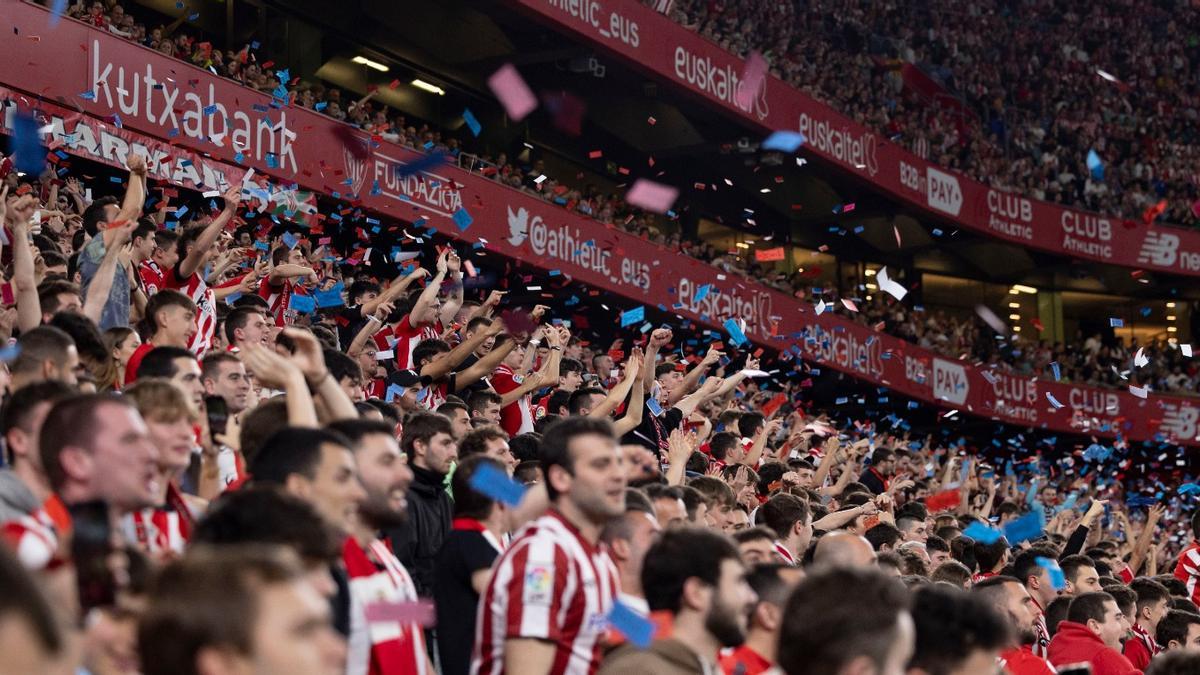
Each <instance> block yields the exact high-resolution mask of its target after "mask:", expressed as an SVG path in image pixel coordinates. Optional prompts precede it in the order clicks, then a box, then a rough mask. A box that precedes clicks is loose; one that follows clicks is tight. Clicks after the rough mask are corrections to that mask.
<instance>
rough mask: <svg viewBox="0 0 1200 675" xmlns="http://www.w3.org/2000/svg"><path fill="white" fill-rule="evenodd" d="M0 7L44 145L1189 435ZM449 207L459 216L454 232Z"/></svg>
mask: <svg viewBox="0 0 1200 675" xmlns="http://www.w3.org/2000/svg"><path fill="white" fill-rule="evenodd" d="M0 16H3V17H4V18H5V20H6V23H7V24H9V25H16V26H17V27H18V29H19V34H20V36H21V39H16V40H14V39H6V40H4V41H0V63H6V64H22V65H21V66H20V67H5V68H4V69H3V70H2V71H0V84H2V85H4V86H6V87H8V89H4V88H0V96H3V97H4V98H8V99H14V100H17V101H18V103H19V104H21V105H25V106H28V107H37V108H38V109H39V110H40V111H41V113H42V114H43V115H44V116H45V117H46V124H47V125H48V127H49V128H48V130H47V133H46V142H47V144H48V145H49V146H51V147H52V148H57V149H58V150H60V151H63V152H67V153H71V154H74V155H78V156H82V157H86V158H88V159H92V160H95V161H100V162H103V163H106V164H109V165H111V166H117V167H121V166H124V162H125V157H126V154H127V153H128V152H129V151H130V150H133V151H135V152H139V153H142V154H145V155H146V156H147V157H148V158H150V164H151V166H152V171H153V172H154V175H155V176H156V177H157V178H159V179H161V180H166V181H170V182H172V183H173V184H175V185H180V186H183V187H189V188H194V189H199V190H212V189H217V188H218V187H219V186H220V185H222V184H224V183H225V182H236V181H240V180H242V177H243V176H244V175H245V172H246V171H247V170H249V169H251V168H253V169H254V170H255V171H256V172H257V173H264V174H267V175H270V176H272V177H273V178H275V179H276V180H280V181H285V182H289V183H290V182H295V183H296V184H298V185H300V186H302V187H304V188H306V189H311V190H317V191H321V192H324V193H327V194H339V195H341V196H342V197H343V198H347V199H356V200H357V201H359V202H361V204H362V206H363V207H364V208H366V209H367V210H369V211H372V212H374V213H375V214H382V215H386V216H389V217H394V218H397V219H400V220H403V221H405V222H416V221H418V220H424V222H425V225H426V226H429V227H434V228H435V229H437V230H438V231H440V232H443V233H446V234H448V235H450V236H453V237H456V238H458V239H461V240H464V241H469V242H479V241H486V242H487V243H486V246H487V249H488V250H489V251H492V252H495V253H497V254H499V255H503V256H507V257H510V258H514V259H518V260H521V261H523V262H526V263H528V264H531V265H535V266H538V267H540V268H542V269H546V270H558V271H560V272H561V273H562V274H563V275H564V276H567V277H570V278H573V279H576V280H578V281H581V282H583V283H586V284H590V285H592V286H594V287H597V288H600V289H604V290H606V291H609V292H611V293H615V294H618V295H621V296H624V297H626V298H629V299H632V300H634V301H635V302H640V303H643V304H646V305H651V306H658V307H660V308H661V309H663V310H666V311H673V312H676V313H678V314H680V315H681V316H686V317H688V318H690V319H693V320H696V321H699V322H701V323H704V324H706V325H709V326H714V327H720V326H721V325H722V324H723V322H724V321H725V320H727V319H730V318H733V319H739V320H741V321H744V322H745V326H746V328H745V332H746V334H747V335H748V336H749V337H750V339H751V340H753V341H755V342H757V343H760V344H764V345H767V346H770V347H773V348H777V349H780V350H781V351H788V352H790V353H791V354H793V355H794V356H800V357H802V358H804V359H807V360H809V361H812V362H815V363H819V364H822V365H825V366H828V367H831V368H834V369H837V370H839V371H843V372H846V373H848V374H850V375H852V376H854V377H857V378H860V379H863V380H866V381H869V382H872V383H875V384H878V385H883V386H887V387H891V388H893V389H895V390H896V391H898V392H901V393H903V394H905V395H908V396H911V397H913V398H916V399H920V400H923V401H926V402H929V403H933V404H936V405H942V406H948V407H954V408H959V409H962V410H963V411H965V412H968V413H971V414H975V415H982V416H986V417H992V418H995V419H997V420H1001V421H1005V422H1010V423H1013V424H1018V425H1022V426H1029V427H1039V428H1046V429H1051V430H1056V431H1063V432H1082V433H1093V434H1096V435H1101V436H1114V435H1116V434H1117V433H1120V435H1122V436H1124V437H1126V438H1130V439H1133V440H1151V439H1154V438H1156V437H1157V438H1164V439H1170V440H1173V441H1175V442H1180V443H1185V444H1190V445H1200V443H1198V442H1197V441H1196V437H1197V434H1198V429H1197V425H1198V424H1200V401H1197V402H1195V403H1193V402H1192V401H1190V400H1188V399H1182V398H1175V397H1165V396H1151V397H1149V398H1148V399H1141V398H1138V397H1136V396H1133V395H1132V394H1129V393H1128V392H1123V391H1114V390H1103V389H1094V388H1088V387H1075V386H1070V385H1066V384H1062V383H1056V382H1047V381H1045V380H1039V379H1034V378H1020V377H1014V376H1011V375H1006V374H1002V373H999V372H989V371H984V370H982V369H980V368H976V367H975V366H973V365H971V364H969V363H965V362H959V361H952V360H949V359H944V358H942V357H939V356H936V355H935V354H933V353H932V352H930V351H927V350H924V349H921V348H919V347H917V346H915V345H913V344H910V343H906V342H904V341H902V340H899V339H898V338H894V337H891V336H888V335H883V334H880V333H876V332H874V331H872V330H870V329H869V328H865V327H862V326H860V325H858V324H856V323H853V322H852V321H849V320H847V319H846V318H843V317H841V316H838V315H836V314H834V313H833V312H824V313H822V314H820V315H817V314H816V312H815V311H814V309H813V307H812V306H811V305H809V304H807V303H804V302H801V301H799V300H797V299H795V298H791V297H788V296H786V295H783V294H781V293H778V292H776V291H773V290H769V289H767V288H766V287H764V286H762V285H760V284H757V283H754V282H749V281H746V280H743V279H741V278H739V277H726V275H724V274H721V273H720V271H719V270H717V269H716V268H714V267H712V266H710V265H707V264H704V263H703V262H700V261H698V260H696V259H693V258H690V257H687V256H684V255H681V254H678V253H675V252H672V251H670V250H667V249H664V248H661V247H658V246H655V245H652V244H649V243H648V242H646V241H644V240H642V239H640V238H637V237H635V236H633V235H630V234H627V233H625V232H622V231H620V230H617V229H615V228H613V227H612V226H607V225H604V224H601V223H599V222H597V221H595V220H592V219H589V218H586V217H584V216H581V215H579V214H575V213H571V212H569V211H567V210H565V209H562V208H560V207H558V206H556V205H554V204H552V203H549V202H547V201H545V200H543V199H540V198H539V197H537V196H535V195H532V194H528V193H525V192H522V191H519V190H514V189H511V188H508V187H506V186H504V185H501V184H500V183H497V182H494V181H491V180H489V179H487V178H484V177H482V176H479V175H476V174H473V173H470V172H468V171H465V170H463V169H460V168H458V167H456V166H443V167H441V168H438V169H434V170H430V171H421V172H416V173H413V174H412V175H402V173H400V172H397V171H396V167H398V166H404V165H405V164H408V163H411V162H413V161H414V160H417V159H419V158H420V157H421V155H419V154H418V153H417V152H415V151H413V150H410V149H407V148H403V147H400V146H397V145H394V144H391V143H388V142H386V141H379V142H375V143H372V144H371V147H370V148H369V149H368V150H367V153H366V156H364V157H356V156H355V155H354V154H352V153H351V152H350V151H349V150H347V149H346V144H345V137H346V134H347V133H355V134H360V135H362V137H363V138H364V139H365V138H366V136H365V134H362V132H358V131H354V132H350V131H349V127H347V126H345V125H343V124H342V123H340V122H337V121H336V120H333V119H332V118H329V117H326V116H324V115H320V114H317V113H314V112H312V111H309V110H304V109H299V108H290V107H286V106H284V107H282V108H276V107H272V105H271V99H270V97H269V96H266V95H264V94H261V93H259V92H255V91H252V90H249V89H246V88H244V87H241V86H239V85H237V84H236V83H234V82H232V81H228V80H224V79H221V78H218V77H216V76H213V75H212V74H211V73H208V72H206V71H203V70H200V69H198V68H194V67H192V66H190V65H188V64H185V63H182V62H179V61H175V60H173V59H169V58H166V57H163V56H161V55H159V54H158V53H156V52H153V51H151V50H148V49H144V48H142V47H139V46H136V45H132V44H129V43H127V42H125V41H123V40H121V39H119V38H116V37H113V36H110V35H107V34H105V33H103V32H101V31H97V30H94V29H91V28H89V27H87V26H84V25H83V24H79V23H76V22H72V21H63V22H61V23H60V24H59V26H58V27H57V29H56V30H55V32H54V34H53V39H52V40H51V39H50V36H49V35H38V37H39V38H41V39H39V40H31V39H29V36H30V35H31V34H33V35H37V34H38V32H39V31H46V30H48V29H47V27H46V25H47V24H46V19H47V13H46V11H45V10H43V9H41V8H39V7H36V6H31V5H26V4H24V3H6V4H5V5H4V6H3V9H0ZM76 44H78V45H81V46H82V48H81V49H77V50H72V49H67V48H66V46H67V45H76ZM55 45H57V46H55ZM85 57H86V62H85ZM134 73H137V78H136V79H135V78H134ZM135 82H136V83H138V84H135ZM160 85H161V86H160ZM106 87H107V91H105V88H106ZM83 93H87V94H88V95H86V96H83V97H81V96H80V94H83ZM26 97H28V98H26ZM52 101H58V103H53V102H52ZM72 108H74V109H72ZM206 110H207V111H208V112H205V111H206ZM84 113H86V114H84ZM214 118H215V119H214ZM5 127H6V128H7V120H6V124H5ZM461 212H465V213H466V214H467V215H469V217H470V219H471V222H470V223H469V224H468V225H467V226H466V227H465V228H464V227H463V226H462V224H463V223H465V222H466V221H465V219H463V218H462V214H461ZM455 214H460V215H459V219H458V222H456V219H455ZM705 286H707V287H708V288H709V290H708V291H707V292H703V293H702V292H700V289H701V288H703V287H705ZM697 298H699V299H697ZM1051 398H1053V399H1054V400H1055V401H1057V402H1059V403H1061V407H1060V406H1056V405H1055V404H1053V403H1051Z"/></svg>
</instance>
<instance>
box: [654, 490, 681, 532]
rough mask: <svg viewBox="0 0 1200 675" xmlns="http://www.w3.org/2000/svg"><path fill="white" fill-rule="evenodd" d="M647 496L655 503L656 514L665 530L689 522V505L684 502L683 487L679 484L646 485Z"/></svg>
mask: <svg viewBox="0 0 1200 675" xmlns="http://www.w3.org/2000/svg"><path fill="white" fill-rule="evenodd" d="M645 490H646V496H648V497H649V498H650V501H651V502H653V503H654V515H655V518H656V519H657V520H658V524H659V525H661V526H662V528H663V529H664V530H668V529H670V528H672V527H679V526H681V525H683V524H684V523H685V522H687V507H686V506H684V504H683V489H682V488H680V487H679V486H678V485H661V484H657V483H654V484H651V485H647V486H646V487H645Z"/></svg>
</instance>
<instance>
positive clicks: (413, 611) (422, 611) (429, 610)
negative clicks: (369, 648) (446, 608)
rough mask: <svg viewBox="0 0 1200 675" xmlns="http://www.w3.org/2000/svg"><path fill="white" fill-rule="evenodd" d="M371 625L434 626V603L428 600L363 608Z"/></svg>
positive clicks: (386, 603)
mask: <svg viewBox="0 0 1200 675" xmlns="http://www.w3.org/2000/svg"><path fill="white" fill-rule="evenodd" d="M363 611H364V613H365V614H366V615H367V621H369V622H370V623H386V622H393V621H394V622H396V623H416V624H420V625H422V626H432V625H433V624H434V623H435V621H434V610H433V603H432V602H429V601H428V600H418V601H416V602H376V603H372V604H369V605H367V606H366V607H364V608H363Z"/></svg>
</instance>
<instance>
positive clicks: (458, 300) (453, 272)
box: [438, 250, 463, 326]
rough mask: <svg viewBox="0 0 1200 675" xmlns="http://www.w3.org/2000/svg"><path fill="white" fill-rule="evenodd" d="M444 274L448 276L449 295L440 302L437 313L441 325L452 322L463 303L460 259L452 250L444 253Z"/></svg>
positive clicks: (447, 324)
mask: <svg viewBox="0 0 1200 675" xmlns="http://www.w3.org/2000/svg"><path fill="white" fill-rule="evenodd" d="M446 276H448V277H449V278H450V295H449V297H447V298H446V299H445V301H443V302H442V311H441V314H439V315H438V318H440V319H441V320H442V325H443V326H449V325H450V324H452V323H454V317H456V316H458V310H460V309H462V305H463V279H462V259H461V258H459V257H458V254H457V253H455V252H454V251H453V250H451V251H449V253H448V254H447V255H446Z"/></svg>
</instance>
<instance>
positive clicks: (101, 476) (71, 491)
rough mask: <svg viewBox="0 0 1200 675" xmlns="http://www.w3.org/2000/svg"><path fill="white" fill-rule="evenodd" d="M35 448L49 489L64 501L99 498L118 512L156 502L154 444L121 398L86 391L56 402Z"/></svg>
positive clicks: (155, 455) (138, 416) (156, 477)
mask: <svg viewBox="0 0 1200 675" xmlns="http://www.w3.org/2000/svg"><path fill="white" fill-rule="evenodd" d="M38 452H39V453H40V454H41V460H42V468H43V469H44V470H45V472H46V477H47V479H48V480H49V483H50V487H51V489H53V490H54V492H55V493H56V494H57V495H58V497H59V499H61V500H62V502H63V503H64V504H66V505H68V506H70V505H72V504H80V503H83V502H89V501H97V500H100V501H104V502H105V503H107V504H108V506H109V508H110V509H111V510H112V511H113V513H114V514H115V515H116V516H122V515H124V514H126V513H130V512H132V511H135V510H137V509H141V508H145V507H149V506H154V505H155V503H156V502H157V501H158V498H159V493H160V483H159V481H160V480H161V477H160V476H161V474H160V472H159V468H158V449H157V448H156V447H155V444H154V442H153V441H152V440H151V438H150V432H149V430H148V429H147V427H146V423H145V421H143V420H142V416H141V415H139V414H138V411H137V409H136V408H134V407H133V404H132V403H130V402H129V401H128V400H126V399H123V398H119V397H116V396H112V395H107V394H86V395H80V396H73V397H70V398H64V399H62V400H60V401H58V402H57V403H55V404H54V405H53V406H51V408H50V410H49V412H47V413H46V420H45V422H44V423H43V424H42V428H41V431H40V432H39V434H38Z"/></svg>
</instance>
